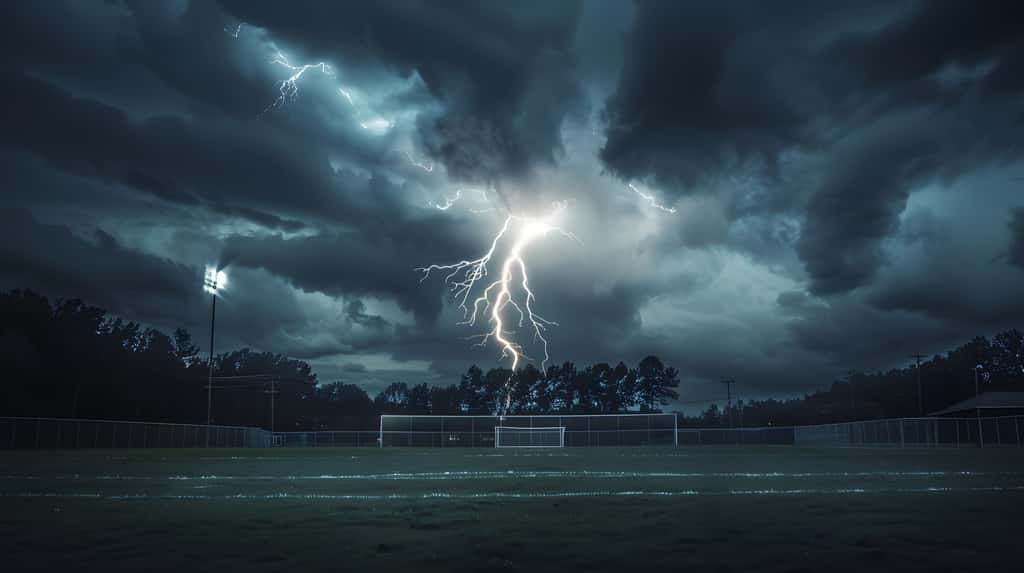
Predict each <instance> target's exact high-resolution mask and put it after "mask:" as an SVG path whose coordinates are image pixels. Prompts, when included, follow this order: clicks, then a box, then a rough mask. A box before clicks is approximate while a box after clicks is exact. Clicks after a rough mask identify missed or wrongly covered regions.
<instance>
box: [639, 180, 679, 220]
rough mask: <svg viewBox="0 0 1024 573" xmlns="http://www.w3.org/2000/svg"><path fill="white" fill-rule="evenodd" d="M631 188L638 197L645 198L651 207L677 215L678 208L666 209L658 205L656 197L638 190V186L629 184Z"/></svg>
mask: <svg viewBox="0 0 1024 573" xmlns="http://www.w3.org/2000/svg"><path fill="white" fill-rule="evenodd" d="M629 188H630V189H632V190H633V192H634V193H636V194H637V195H639V196H641V197H643V198H644V199H646V200H647V202H648V203H650V204H651V207H654V208H655V209H661V210H662V211H664V212H666V213H675V212H676V208H675V207H666V206H664V205H662V204H660V203H658V200H657V199H655V198H654V195H651V194H649V193H644V192H643V191H641V190H639V189H637V187H636V185H633V184H632V183H630V184H629Z"/></svg>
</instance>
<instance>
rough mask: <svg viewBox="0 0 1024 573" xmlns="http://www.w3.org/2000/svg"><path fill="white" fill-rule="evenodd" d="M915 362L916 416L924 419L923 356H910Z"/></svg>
mask: <svg viewBox="0 0 1024 573" xmlns="http://www.w3.org/2000/svg"><path fill="white" fill-rule="evenodd" d="M910 357H911V358H913V359H914V360H916V361H917V411H918V415H920V416H921V417H922V418H923V417H924V386H922V385H921V359H922V358H924V356H921V355H920V354H913V355H911V356H910Z"/></svg>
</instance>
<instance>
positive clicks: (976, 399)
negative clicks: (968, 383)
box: [974, 364, 985, 448]
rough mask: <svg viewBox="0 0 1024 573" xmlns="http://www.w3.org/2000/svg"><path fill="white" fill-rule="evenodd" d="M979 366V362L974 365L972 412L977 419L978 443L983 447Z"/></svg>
mask: <svg viewBox="0 0 1024 573" xmlns="http://www.w3.org/2000/svg"><path fill="white" fill-rule="evenodd" d="M981 368H982V366H981V364H978V365H977V366H975V367H974V414H975V417H977V419H978V445H979V446H981V447H982V448H984V447H985V436H984V434H982V431H981V392H979V390H978V371H979V370H981Z"/></svg>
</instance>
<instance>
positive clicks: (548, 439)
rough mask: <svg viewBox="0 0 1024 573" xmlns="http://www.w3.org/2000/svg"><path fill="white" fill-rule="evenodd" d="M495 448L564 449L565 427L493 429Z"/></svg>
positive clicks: (499, 427)
mask: <svg viewBox="0 0 1024 573" xmlns="http://www.w3.org/2000/svg"><path fill="white" fill-rule="evenodd" d="M494 447H496V448H564V447H565V427H564V426H558V427H549V428H515V427H511V426H495V427H494Z"/></svg>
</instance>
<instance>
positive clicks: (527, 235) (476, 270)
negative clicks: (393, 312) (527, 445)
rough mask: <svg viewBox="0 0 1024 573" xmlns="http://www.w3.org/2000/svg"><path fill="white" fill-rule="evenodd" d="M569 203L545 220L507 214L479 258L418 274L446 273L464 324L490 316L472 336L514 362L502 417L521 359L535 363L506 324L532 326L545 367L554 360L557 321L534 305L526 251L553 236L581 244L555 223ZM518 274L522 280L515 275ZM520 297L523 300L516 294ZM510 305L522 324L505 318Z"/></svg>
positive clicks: (557, 207)
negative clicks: (498, 257) (551, 338)
mask: <svg viewBox="0 0 1024 573" xmlns="http://www.w3.org/2000/svg"><path fill="white" fill-rule="evenodd" d="M565 206H566V205H565V203H556V204H555V209H554V210H553V211H552V212H551V213H550V214H548V215H547V216H545V217H541V218H535V217H527V216H521V215H508V216H507V217H506V218H505V222H504V223H503V224H502V226H501V228H500V229H499V230H498V232H497V233H496V234H495V236H494V239H493V240H492V241H491V247H490V249H488V250H487V252H486V253H484V255H483V256H482V257H480V258H478V259H473V260H463V261H459V262H457V263H454V264H450V265H429V266H426V267H420V268H417V269H415V270H417V271H419V272H420V273H422V277H421V278H420V282H423V281H425V280H427V279H428V278H429V277H430V274H431V273H432V272H434V271H437V272H442V273H447V274H446V275H445V277H444V284H445V285H447V286H448V288H449V291H450V292H451V294H452V297H453V299H454V300H455V301H456V302H457V303H458V308H459V309H461V310H462V315H463V321H462V322H460V323H459V324H461V325H466V326H475V325H476V321H477V319H478V317H479V316H480V315H481V314H484V313H486V314H487V315H488V316H487V320H488V322H489V324H490V329H489V330H488V331H487V332H485V333H484V334H480V335H476V336H474V337H471V338H478V339H479V342H478V343H477V344H476V346H484V345H486V344H487V343H488V342H489V341H491V340H494V341H495V342H496V343H497V345H498V347H499V348H501V358H502V359H506V358H511V360H512V365H511V366H512V375H510V376H509V379H508V380H506V381H505V389H504V392H505V399H504V403H503V406H502V409H501V415H505V413H506V412H507V411H508V408H509V406H510V404H511V400H512V393H511V388H510V384H511V382H512V376H514V375H515V372H516V369H517V368H518V367H519V363H520V361H521V360H530V358H529V357H528V356H526V354H525V353H524V351H523V348H522V346H521V345H520V344H519V343H518V342H516V341H515V340H514V339H513V335H514V333H513V332H512V331H508V330H506V328H507V325H509V324H515V325H516V328H518V329H522V328H524V327H525V328H528V329H529V330H531V331H532V332H533V341H534V342H535V343H539V344H540V345H541V348H542V349H543V352H544V357H543V359H542V360H541V363H540V364H541V369H542V370H543V369H544V368H545V365H546V363H547V361H548V360H549V359H550V356H549V354H548V341H547V339H546V338H544V332H546V331H547V329H548V328H549V327H551V326H557V324H558V323H556V322H552V321H550V320H547V319H546V318H544V317H542V316H540V315H538V314H537V313H536V312H534V310H533V303H534V301H535V300H536V297H535V295H534V293H533V290H531V288H530V279H529V276H528V274H527V269H526V260H525V253H526V248H527V247H528V246H529V245H530V244H531V243H533V242H534V241H536V240H537V239H540V238H543V237H545V236H547V235H548V234H550V233H552V232H554V233H558V234H561V235H562V236H564V237H567V238H569V239H572V240H574V241H577V242H579V238H577V237H576V236H575V235H574V234H572V233H570V232H568V231H566V230H564V229H562V228H561V227H558V226H556V225H554V224H553V221H554V219H556V218H557V217H558V216H559V215H560V214H561V212H562V211H564V210H565ZM514 224H518V226H517V229H516V236H515V240H514V241H513V242H512V246H511V247H510V248H509V250H508V252H507V253H506V255H505V258H504V260H503V261H502V264H501V267H500V274H499V275H498V278H497V279H495V280H494V281H492V282H491V283H490V284H488V285H487V286H486V287H485V288H484V289H483V290H482V291H480V294H479V295H478V296H476V298H474V299H473V300H472V301H470V297H471V296H472V295H473V292H474V290H475V289H476V287H477V283H479V282H482V281H483V279H484V278H485V277H486V276H487V275H488V266H489V265H490V264H491V260H492V259H493V258H494V255H495V252H496V251H497V250H498V245H499V243H501V242H502V239H503V238H505V236H506V235H508V234H509V232H510V229H511V228H512V227H513V225H514ZM517 276H518V281H516V280H515V279H516V277H517ZM517 294H518V299H517V296H516V295H517ZM508 307H512V309H513V310H514V311H515V314H514V315H513V317H514V316H515V315H518V321H513V320H508V319H507V318H506V316H505V314H506V310H507V308H508Z"/></svg>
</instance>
